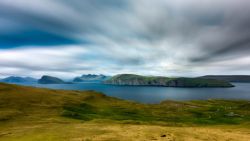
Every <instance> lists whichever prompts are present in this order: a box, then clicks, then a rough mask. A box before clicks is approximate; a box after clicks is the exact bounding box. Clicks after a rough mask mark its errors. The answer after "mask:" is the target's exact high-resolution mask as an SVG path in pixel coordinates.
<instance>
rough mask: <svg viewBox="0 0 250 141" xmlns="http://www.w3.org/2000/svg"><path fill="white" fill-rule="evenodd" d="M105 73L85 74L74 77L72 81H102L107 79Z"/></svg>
mask: <svg viewBox="0 0 250 141" xmlns="http://www.w3.org/2000/svg"><path fill="white" fill-rule="evenodd" d="M109 78H110V77H109V76H106V75H102V74H100V75H96V74H87V75H82V76H80V77H76V78H74V80H73V82H102V81H105V80H107V79H109Z"/></svg>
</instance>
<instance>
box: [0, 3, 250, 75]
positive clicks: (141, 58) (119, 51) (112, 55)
mask: <svg viewBox="0 0 250 141" xmlns="http://www.w3.org/2000/svg"><path fill="white" fill-rule="evenodd" d="M249 13H250V1H249V0H70V1H69V0H11V1H10V0H0V77H5V76H9V75H19V76H33V77H40V76H41V75H43V74H47V75H54V76H58V77H63V78H70V77H73V76H76V75H81V74H88V73H97V74H100V73H102V74H108V75H114V74H119V73H137V74H145V75H164V76H198V75H205V74H250V15H249Z"/></svg>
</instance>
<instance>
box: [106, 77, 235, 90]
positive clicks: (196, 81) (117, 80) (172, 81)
mask: <svg viewBox="0 0 250 141" xmlns="http://www.w3.org/2000/svg"><path fill="white" fill-rule="evenodd" d="M104 83H105V84H113V85H132V86H163V87H233V85H232V84H231V83H229V82H228V81H223V80H216V79H206V78H185V77H178V78H170V77H163V76H142V75H136V74H119V75H116V76H113V77H111V78H110V79H108V80H106V81H105V82H104Z"/></svg>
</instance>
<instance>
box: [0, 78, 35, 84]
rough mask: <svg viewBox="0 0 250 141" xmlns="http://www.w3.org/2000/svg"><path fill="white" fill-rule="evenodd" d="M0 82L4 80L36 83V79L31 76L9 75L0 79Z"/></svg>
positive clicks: (6, 81) (7, 81)
mask: <svg viewBox="0 0 250 141" xmlns="http://www.w3.org/2000/svg"><path fill="white" fill-rule="evenodd" d="M0 82H5V83H36V82H37V79H35V78H32V77H20V76H9V77H6V78H3V79H0Z"/></svg>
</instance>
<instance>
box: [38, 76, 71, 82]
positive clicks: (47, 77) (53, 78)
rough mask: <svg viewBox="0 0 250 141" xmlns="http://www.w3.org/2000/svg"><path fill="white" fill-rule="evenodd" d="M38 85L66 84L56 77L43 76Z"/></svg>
mask: <svg viewBox="0 0 250 141" xmlns="http://www.w3.org/2000/svg"><path fill="white" fill-rule="evenodd" d="M38 83H39V84H65V83H66V82H64V81H63V80H61V79H59V78H56V77H52V76H48V75H44V76H42V77H41V79H39V80H38Z"/></svg>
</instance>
